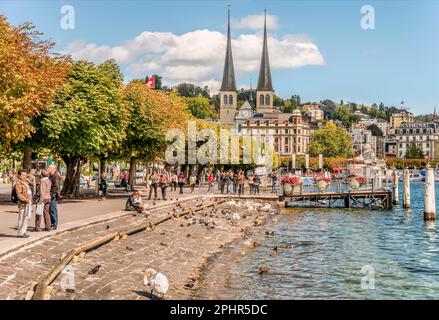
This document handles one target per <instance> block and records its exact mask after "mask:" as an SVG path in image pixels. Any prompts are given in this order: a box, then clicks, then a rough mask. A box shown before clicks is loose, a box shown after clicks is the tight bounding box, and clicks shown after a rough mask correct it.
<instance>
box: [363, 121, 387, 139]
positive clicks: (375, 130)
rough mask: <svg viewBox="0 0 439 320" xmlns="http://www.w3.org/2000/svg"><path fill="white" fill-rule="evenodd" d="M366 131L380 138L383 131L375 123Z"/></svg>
mask: <svg viewBox="0 0 439 320" xmlns="http://www.w3.org/2000/svg"><path fill="white" fill-rule="evenodd" d="M367 129H368V130H370V131H371V132H372V135H373V136H375V137H382V136H383V135H384V134H383V131H382V130H381V129H380V128H379V127H378V126H377V125H376V124H375V123H372V124H371V125H370V126H368V127H367Z"/></svg>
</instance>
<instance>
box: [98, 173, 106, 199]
mask: <svg viewBox="0 0 439 320" xmlns="http://www.w3.org/2000/svg"><path fill="white" fill-rule="evenodd" d="M99 191H102V198H101V200H105V197H106V196H107V178H106V176H105V172H104V171H102V172H101V175H100V177H99Z"/></svg>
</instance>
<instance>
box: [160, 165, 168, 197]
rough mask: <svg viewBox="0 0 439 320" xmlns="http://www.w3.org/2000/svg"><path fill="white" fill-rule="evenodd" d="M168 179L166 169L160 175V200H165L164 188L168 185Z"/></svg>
mask: <svg viewBox="0 0 439 320" xmlns="http://www.w3.org/2000/svg"><path fill="white" fill-rule="evenodd" d="M168 183H169V179H168V174H167V172H166V171H163V172H162V174H161V175H160V189H161V190H162V200H166V188H167V187H168Z"/></svg>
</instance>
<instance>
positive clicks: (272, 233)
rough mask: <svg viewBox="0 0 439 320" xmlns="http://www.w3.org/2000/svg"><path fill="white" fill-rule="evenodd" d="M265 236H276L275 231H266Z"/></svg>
mask: <svg viewBox="0 0 439 320" xmlns="http://www.w3.org/2000/svg"><path fill="white" fill-rule="evenodd" d="M265 236H266V237H268V238H271V237H272V236H274V231H266V232H265Z"/></svg>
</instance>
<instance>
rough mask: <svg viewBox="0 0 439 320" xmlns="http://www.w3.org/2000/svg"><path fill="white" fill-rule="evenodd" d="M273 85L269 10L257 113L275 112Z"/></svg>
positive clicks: (265, 19) (260, 69)
mask: <svg viewBox="0 0 439 320" xmlns="http://www.w3.org/2000/svg"><path fill="white" fill-rule="evenodd" d="M273 94H274V90H273V83H272V82H271V72H270V62H269V60H268V45H267V10H265V14H264V42H263V46H262V57H261V66H260V68H259V79H258V86H257V87H256V112H258V113H264V112H265V113H267V112H273Z"/></svg>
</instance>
